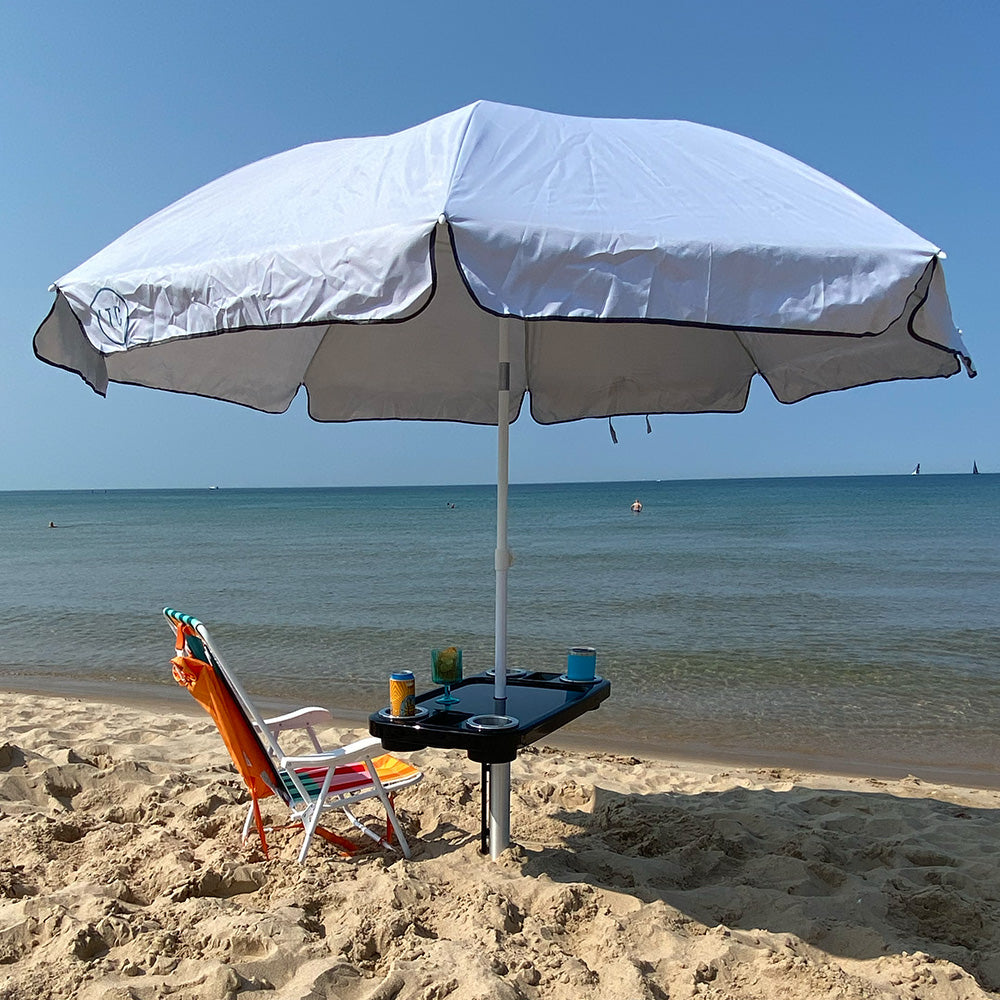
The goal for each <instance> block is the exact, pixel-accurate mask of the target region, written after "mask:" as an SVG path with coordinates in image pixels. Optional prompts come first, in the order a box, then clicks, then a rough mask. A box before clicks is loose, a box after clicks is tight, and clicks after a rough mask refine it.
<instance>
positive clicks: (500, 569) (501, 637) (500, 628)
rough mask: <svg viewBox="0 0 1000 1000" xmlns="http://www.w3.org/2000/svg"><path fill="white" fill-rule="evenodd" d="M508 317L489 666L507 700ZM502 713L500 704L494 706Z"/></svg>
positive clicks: (500, 393) (496, 689) (503, 333)
mask: <svg viewBox="0 0 1000 1000" xmlns="http://www.w3.org/2000/svg"><path fill="white" fill-rule="evenodd" d="M511 322H512V320H509V319H506V318H502V319H501V320H500V338H499V339H500V352H499V353H500V364H499V373H498V374H499V377H498V388H497V548H496V553H495V555H494V560H493V563H494V566H495V568H496V573H497V594H496V628H495V630H494V636H495V642H496V654H495V658H494V663H493V668H494V671H495V678H494V684H493V697H494V698H495V699H496V700H497V701H498V702H505V701H506V700H507V570H508V569H509V568H510V549H509V548H508V547H507V480H508V466H509V454H510V424H509V421H510V339H509V336H508V333H509V327H510V324H511ZM496 708H497V711H498V712H502V711H503V708H504V706H503V705H502V704H499V705H497V706H496Z"/></svg>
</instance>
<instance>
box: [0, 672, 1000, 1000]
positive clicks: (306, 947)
mask: <svg viewBox="0 0 1000 1000" xmlns="http://www.w3.org/2000/svg"><path fill="white" fill-rule="evenodd" d="M0 720H2V722H0V997H3V998H4V1000H29V998H30V1000H48V998H60V1000H62V998H67V997H79V998H82V1000H105V998H113V1000H126V998H136V1000H153V998H159V997H167V996H169V997H173V998H177V1000H194V998H200V1000H208V998H215V997H218V998H223V997H234V996H255V995H258V994H259V995H261V996H273V997H279V998H283V1000H284V998H288V1000H307V998H308V1000H320V998H338V1000H339V998H345V1000H418V998H419V1000H441V998H444V997H452V998H455V1000H472V998H487V997H489V998H494V997H497V998H520V997H524V998H531V1000H534V998H545V1000H571V998H577V997H584V996H595V997H602V998H610V1000H635V998H649V1000H663V998H668V997H669V998H680V997H694V996H698V997H708V998H718V1000H722V998H761V1000H763V998H772V997H775V998H776V997H780V998H789V1000H798V998H801V1000H805V998H812V997H818V996H823V997H840V998H843V1000H855V998H856V1000H862V998H866V1000H867V998H883V997H884V998H899V997H926V998H942V1000H943V998H955V1000H958V998H971V997H984V996H997V995H998V993H997V991H998V990H1000V824H998V818H1000V791H997V790H993V789H976V788H968V787H957V786H949V785H945V784H932V783H930V782H928V781H926V780H921V779H919V778H914V777H912V776H911V777H908V778H904V779H903V780H887V779H882V778H872V777H864V776H840V777H837V776H831V775H822V774H814V773H805V772H798V771H794V770H790V769H787V768H768V767H757V766H754V767H747V768H739V767H731V766H721V765H719V766H713V765H710V764H703V763H683V762H680V761H675V762H667V761H654V760H644V759H641V758H639V757H633V756H628V755H622V754H614V755H612V754H607V753H598V752H587V751H582V750H574V751H572V752H570V751H567V750H565V749H555V748H552V747H548V746H544V745H540V746H536V747H532V748H530V749H529V751H527V752H526V753H524V754H522V756H521V757H519V759H518V761H517V762H516V763H515V764H514V765H513V768H512V777H513V796H512V799H513V802H512V808H513V813H512V836H513V839H514V841H515V844H514V846H512V848H511V849H510V850H509V851H508V852H506V853H505V855H504V856H503V858H502V859H501V861H500V862H498V863H491V862H489V861H488V860H486V859H484V858H483V857H482V856H481V855H480V854H479V853H478V847H479V843H478V822H479V816H478V806H479V773H478V765H475V764H471V763H470V762H469V761H468V760H467V759H466V758H465V757H464V755H463V754H461V753H459V752H450V751H425V752H423V753H420V754H414V755H412V756H411V758H410V759H411V760H412V761H413V762H414V763H415V764H417V765H418V766H420V767H421V768H422V769H423V770H424V771H425V772H426V774H427V779H426V780H425V781H424V782H423V783H422V784H421V785H419V786H418V787H416V788H414V789H410V790H409V791H407V792H405V793H404V794H403V795H401V796H400V798H399V801H398V806H399V808H400V812H401V816H402V817H403V820H404V822H405V824H406V828H407V830H408V832H409V834H410V839H411V843H412V845H413V858H412V859H411V860H409V861H405V860H403V859H401V858H398V857H392V856H390V855H387V854H385V853H384V852H382V851H380V850H378V849H374V850H372V851H370V852H366V853H364V854H363V855H361V856H360V857H358V858H355V859H353V860H345V859H343V858H341V857H340V856H339V855H338V854H337V853H335V851H334V850H333V849H332V848H330V847H329V846H328V845H326V844H325V843H320V844H318V845H317V846H315V847H314V848H313V850H312V852H311V854H310V856H309V859H308V861H307V864H306V865H305V866H304V867H301V868H300V867H299V866H297V865H296V864H295V863H294V855H295V852H296V851H297V844H298V836H297V834H296V833H295V832H294V831H288V832H276V833H274V834H273V843H272V851H271V857H270V859H269V860H265V859H264V858H263V856H262V855H261V853H260V851H259V849H258V848H257V847H256V845H255V844H254V843H251V844H249V845H247V846H246V847H244V846H241V845H240V843H239V831H240V826H241V823H242V818H243V815H244V810H245V794H244V791H243V788H242V786H241V784H240V782H239V780H238V779H237V777H236V775H235V773H234V772H233V771H232V769H231V768H230V766H229V765H228V763H227V758H226V757H225V754H224V750H223V747H222V745H221V741H220V740H219V737H218V735H217V733H216V731H215V729H214V727H213V726H212V724H211V722H210V720H209V719H208V718H207V717H204V716H200V715H197V714H188V713H181V712H178V711H175V710H174V709H173V708H171V707H167V708H165V709H164V710H163V711H162V712H156V711H151V710H150V709H149V707H141V708H140V707H129V706H123V705H117V704H114V705H108V704H98V703H94V702H90V701H86V700H82V699H78V698H56V697H48V696H39V695H32V694H27V693H24V692H19V693H11V692H6V693H4V692H0ZM326 735H327V737H328V739H329V740H330V741H337V740H346V739H347V738H349V737H350V736H351V735H361V732H360V731H357V730H355V731H354V732H353V733H352V732H349V731H345V730H341V729H337V730H333V731H331V732H330V733H328V734H326ZM272 801H273V800H272ZM274 818H275V819H276V820H278V819H280V816H278V815H277V814H276V815H275V817H274Z"/></svg>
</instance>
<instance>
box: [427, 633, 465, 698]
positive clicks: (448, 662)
mask: <svg viewBox="0 0 1000 1000" xmlns="http://www.w3.org/2000/svg"><path fill="white" fill-rule="evenodd" d="M461 679H462V650H461V648H460V647H459V646H448V647H447V648H445V649H432V650H431V680H432V681H433V682H434V683H435V684H443V685H444V694H443V695H442V696H441V697H440V698H438V699H437V701H438V703H439V704H441V705H454V704H455V702H457V701H458V698H456V697H455V696H454V695H453V694H452V693H451V686H452V684H457V683H458V682H459V681H460V680H461Z"/></svg>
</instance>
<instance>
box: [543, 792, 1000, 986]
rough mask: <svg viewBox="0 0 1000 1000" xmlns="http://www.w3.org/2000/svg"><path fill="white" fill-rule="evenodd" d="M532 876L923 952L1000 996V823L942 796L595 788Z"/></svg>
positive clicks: (694, 912) (880, 949)
mask: <svg viewBox="0 0 1000 1000" xmlns="http://www.w3.org/2000/svg"><path fill="white" fill-rule="evenodd" d="M556 818H558V819H559V820H561V821H563V822H565V823H567V824H569V825H572V826H577V827H579V832H578V833H573V834H571V835H570V836H568V837H567V838H566V839H565V846H563V847H554V848H546V849H543V850H540V851H537V852H533V851H528V852H527V857H526V859H525V862H524V867H523V870H524V872H525V874H529V875H531V874H536V875H537V874H542V873H544V874H546V875H548V876H549V877H550V878H552V879H555V880H557V881H562V882H584V883H587V884H590V885H592V886H594V887H597V888H604V889H610V890H613V891H617V892H621V893H627V894H629V895H632V896H633V897H635V898H637V899H638V900H640V901H641V902H643V903H651V902H654V901H661V902H662V903H665V904H667V905H668V906H670V907H672V908H674V909H676V910H677V911H679V913H680V914H682V915H684V916H685V917H687V918H690V919H693V920H697V921H698V922H700V923H701V924H704V925H706V926H707V927H713V926H716V925H720V924H721V925H724V926H726V927H730V928H734V929H736V928H740V929H747V930H750V929H754V930H767V931H771V932H775V933H779V934H780V933H790V934H794V935H796V936H798V937H799V938H801V939H802V940H803V941H805V942H807V943H808V944H811V945H813V946H815V947H817V948H819V949H822V950H823V951H825V952H827V953H828V954H831V955H839V956H842V957H844V958H852V959H858V960H864V959H873V958H877V957H878V956H881V955H885V954H890V953H897V954H898V953H901V952H904V951H905V952H910V953H912V952H914V951H924V952H927V953H928V954H930V955H933V956H935V957H939V958H945V959H948V960H950V961H952V962H955V963H956V964H957V965H960V966H961V967H962V968H964V969H966V970H967V971H969V972H970V973H971V974H972V975H974V976H975V977H976V979H977V980H978V982H979V983H980V984H981V985H982V986H983V987H984V988H985V989H989V990H997V989H998V988H1000V962H998V961H997V956H998V954H1000V822H998V821H1000V815H998V813H997V811H996V810H987V809H976V808H969V807H965V806H959V805H955V804H954V803H949V802H944V801H938V800H936V799H930V798H902V797H896V796H892V795H888V794H885V793H879V792H872V793H868V792H854V791H843V790H824V789H813V788H803V787H793V788H791V789H790V790H788V791H771V790H750V789H747V788H733V789H730V790H727V791H721V792H708V793H701V794H694V795H689V794H677V793H670V792H664V793H655V794H621V793H618V792H613V791H608V790H606V789H603V788H596V789H595V800H594V804H593V809H592V811H589V812H584V811H580V812H566V811H563V812H561V813H559V814H558V815H557V817H556Z"/></svg>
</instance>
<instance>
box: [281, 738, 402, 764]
mask: <svg viewBox="0 0 1000 1000" xmlns="http://www.w3.org/2000/svg"><path fill="white" fill-rule="evenodd" d="M381 750H382V744H381V742H380V741H379V740H377V739H375V737H373V736H368V737H366V738H365V739H363V740H357V741H356V742H354V743H348V744H347V746H343V747H338V748H337V749H336V750H329V751H327V752H326V753H306V754H298V755H297V756H294V757H282V758H281V766H282V767H283V768H285V769H286V770H287V769H288V768H290V767H291V768H295V767H325V766H329V765H331V764H332V765H334V766H337V765H339V764H349V763H351V762H352V761H355V760H365V759H370V758H371V757H372V756H373V751H379V752H381ZM374 755H377V754H374Z"/></svg>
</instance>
